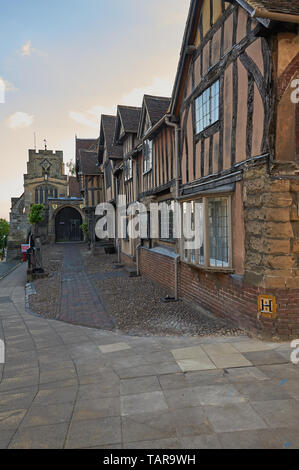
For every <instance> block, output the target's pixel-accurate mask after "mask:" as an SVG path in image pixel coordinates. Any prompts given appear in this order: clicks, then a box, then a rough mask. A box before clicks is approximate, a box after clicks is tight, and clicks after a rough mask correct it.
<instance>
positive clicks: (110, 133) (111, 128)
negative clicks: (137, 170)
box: [102, 114, 122, 158]
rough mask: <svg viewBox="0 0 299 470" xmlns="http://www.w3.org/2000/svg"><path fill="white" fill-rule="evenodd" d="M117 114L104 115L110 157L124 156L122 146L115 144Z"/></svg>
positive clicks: (104, 127)
mask: <svg viewBox="0 0 299 470" xmlns="http://www.w3.org/2000/svg"><path fill="white" fill-rule="evenodd" d="M115 124H116V116H109V115H107V114H104V115H102V126H103V134H104V136H103V137H104V139H105V142H106V147H107V152H108V157H110V156H111V157H116V158H117V157H119V158H122V146H121V145H114V143H113V142H114V133H115Z"/></svg>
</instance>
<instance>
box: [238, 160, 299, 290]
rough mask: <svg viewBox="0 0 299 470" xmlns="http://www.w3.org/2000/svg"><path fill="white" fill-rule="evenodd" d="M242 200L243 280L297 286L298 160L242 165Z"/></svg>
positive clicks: (298, 285) (267, 286)
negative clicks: (243, 233) (246, 166)
mask: <svg viewBox="0 0 299 470" xmlns="http://www.w3.org/2000/svg"><path fill="white" fill-rule="evenodd" d="M296 172H297V173H296ZM243 200H244V215H245V232H246V239H245V250H246V261H245V277H244V279H245V282H246V283H248V284H252V285H256V286H261V287H264V288H290V289H295V288H299V213H298V207H299V164H297V165H296V164H295V163H294V164H275V165H274V164H273V165H270V166H268V165H267V164H262V165H257V166H251V167H249V168H247V169H245V170H244V175H243Z"/></svg>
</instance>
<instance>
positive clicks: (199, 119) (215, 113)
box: [195, 80, 220, 134]
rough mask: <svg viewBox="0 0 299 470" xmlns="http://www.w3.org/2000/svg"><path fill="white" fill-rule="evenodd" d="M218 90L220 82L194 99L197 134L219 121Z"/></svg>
mask: <svg viewBox="0 0 299 470" xmlns="http://www.w3.org/2000/svg"><path fill="white" fill-rule="evenodd" d="M219 88H220V82H219V80H217V82H215V83H214V84H213V85H212V86H211V87H209V88H207V89H206V90H205V91H204V92H203V93H202V94H201V95H199V96H198V97H197V98H196V99H195V120H196V133H197V134H198V133H199V132H202V131H203V130H204V129H206V128H207V127H209V126H211V125H212V124H214V123H215V122H217V121H218V120H219Z"/></svg>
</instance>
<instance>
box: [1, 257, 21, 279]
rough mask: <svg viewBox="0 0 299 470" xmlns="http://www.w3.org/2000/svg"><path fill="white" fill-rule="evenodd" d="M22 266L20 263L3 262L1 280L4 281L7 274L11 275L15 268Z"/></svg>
mask: <svg viewBox="0 0 299 470" xmlns="http://www.w3.org/2000/svg"><path fill="white" fill-rule="evenodd" d="M18 264H20V261H18V260H16V261H9V262H5V261H1V262H0V279H2V278H3V277H4V276H5V275H6V274H7V273H9V272H10V271H11V270H12V269H13V268H14V267H15V266H17V265H18Z"/></svg>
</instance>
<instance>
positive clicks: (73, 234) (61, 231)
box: [55, 207, 83, 242]
mask: <svg viewBox="0 0 299 470" xmlns="http://www.w3.org/2000/svg"><path fill="white" fill-rule="evenodd" d="M81 225H82V216H81V214H80V212H79V211H77V210H76V209H74V208H73V207H64V208H63V209H61V210H60V211H59V212H58V213H57V215H56V217H55V239H56V242H80V241H83V232H82V230H81Z"/></svg>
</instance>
